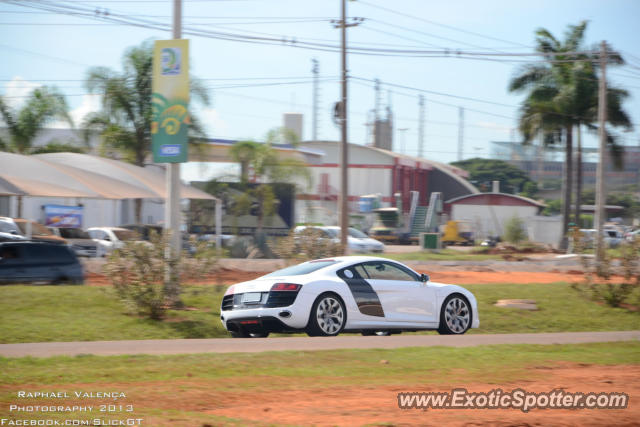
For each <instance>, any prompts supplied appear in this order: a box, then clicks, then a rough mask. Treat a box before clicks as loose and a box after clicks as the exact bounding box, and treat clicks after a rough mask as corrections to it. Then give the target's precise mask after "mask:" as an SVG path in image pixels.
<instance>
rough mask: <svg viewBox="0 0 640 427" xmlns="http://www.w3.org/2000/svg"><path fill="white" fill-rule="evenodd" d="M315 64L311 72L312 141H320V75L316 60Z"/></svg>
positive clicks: (315, 60)
mask: <svg viewBox="0 0 640 427" xmlns="http://www.w3.org/2000/svg"><path fill="white" fill-rule="evenodd" d="M311 63H312V64H313V65H312V67H311V72H312V73H313V123H312V125H311V131H312V135H311V139H312V140H313V141H317V140H318V102H319V99H318V96H319V95H318V74H319V73H320V67H319V64H320V63H319V62H318V60H317V59H316V58H313V59H312V60H311Z"/></svg>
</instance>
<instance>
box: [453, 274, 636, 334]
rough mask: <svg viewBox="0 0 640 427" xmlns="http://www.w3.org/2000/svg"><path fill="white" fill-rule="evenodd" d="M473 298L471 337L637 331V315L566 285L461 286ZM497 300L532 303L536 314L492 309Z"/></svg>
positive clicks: (508, 309)
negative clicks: (475, 322)
mask: <svg viewBox="0 0 640 427" xmlns="http://www.w3.org/2000/svg"><path fill="white" fill-rule="evenodd" d="M464 287H465V288H467V289H469V290H470V291H471V292H473V294H474V295H475V296H476V299H477V300H478V312H479V313H480V328H479V329H472V330H471V333H527V332H578V331H625V330H636V329H640V313H639V312H630V311H629V310H626V309H623V308H612V307H609V306H606V305H603V304H598V303H597V302H595V301H592V300H590V299H588V298H586V297H585V296H584V295H582V294H580V293H578V292H577V291H575V290H574V289H572V288H571V286H570V285H569V284H567V283H550V284H538V285H513V284H495V285H464ZM500 299H533V300H536V303H537V306H538V310H537V311H527V310H519V309H515V308H504V307H495V306H494V304H495V303H496V302H497V301H498V300H500Z"/></svg>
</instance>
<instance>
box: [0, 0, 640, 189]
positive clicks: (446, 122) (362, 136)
mask: <svg viewBox="0 0 640 427" xmlns="http://www.w3.org/2000/svg"><path fill="white" fill-rule="evenodd" d="M172 3H173V2H172V1H170V0H105V1H84V0H68V1H55V2H53V1H47V0H39V1H27V0H22V1H7V0H0V52H1V54H2V58H3V60H2V61H1V63H2V67H1V68H0V95H2V96H4V97H6V100H7V101H8V102H9V103H10V104H11V105H12V106H14V107H19V106H20V103H21V102H23V101H24V99H25V97H26V96H27V95H28V94H29V92H30V91H31V90H32V89H33V88H34V87H38V86H41V85H54V86H56V87H58V88H59V90H60V91H62V92H63V93H64V94H65V95H66V97H67V101H68V103H69V106H70V109H71V115H72V117H73V119H74V122H75V123H76V126H77V127H79V126H80V125H81V123H82V120H83V117H84V116H85V115H86V114H87V113H89V112H91V111H96V110H98V109H99V108H100V99H99V97H98V96H97V95H91V94H89V92H88V90H87V89H86V88H85V87H84V79H85V77H86V75H87V71H88V70H89V69H90V68H91V67H96V66H104V67H108V68H111V69H113V70H117V71H121V70H122V61H121V60H122V55H123V53H124V52H125V51H126V49H127V48H128V47H131V46H136V45H139V44H140V43H142V42H144V41H145V40H150V39H169V38H171V32H170V31H168V30H164V29H158V28H141V27H138V26H133V25H129V24H124V23H122V24H116V23H113V22H108V21H105V20H103V19H101V18H100V17H101V16H104V15H105V14H106V13H108V16H110V17H111V18H115V17H123V18H126V19H125V20H131V19H135V20H145V21H146V22H153V23H154V24H155V23H160V24H163V25H170V23H171V21H172V18H171V13H172ZM51 4H55V5H56V6H58V7H59V8H61V10H62V11H63V12H65V13H53V12H48V11H43V10H41V9H37V8H32V7H27V6H32V5H37V6H45V7H48V6H50V5H51ZM74 8H80V9H82V10H88V11H93V12H94V13H93V14H90V16H85V17H81V16H74V15H69V12H70V11H73V10H78V9H74ZM339 13H340V1H339V0H322V1H319V0H315V1H314V0H295V1H291V0H184V1H183V27H184V31H185V33H186V32H187V31H190V32H197V33H198V35H195V34H192V35H188V34H184V38H189V39H190V40H191V42H190V43H191V47H190V48H191V74H192V75H193V76H197V77H198V78H199V79H202V80H203V82H204V83H205V85H206V87H207V88H208V89H209V90H210V95H211V97H212V103H211V104H210V105H209V106H204V105H197V104H194V105H192V109H193V111H194V112H195V113H196V114H197V115H198V116H199V117H200V119H201V121H202V122H203V123H204V124H205V125H206V130H207V136H209V137H211V138H228V139H253V140H258V141H260V140H264V138H265V135H266V133H267V132H268V131H269V130H270V129H273V128H276V127H279V126H282V115H283V114H284V113H286V112H299V113H303V114H304V130H303V137H302V139H303V140H306V139H311V137H312V104H313V98H312V73H311V68H312V60H313V59H314V58H315V59H317V61H318V62H319V70H320V71H319V79H320V83H319V88H320V90H319V93H320V95H319V102H318V105H319V114H318V122H319V127H318V138H319V139H326V140H339V138H340V134H339V128H338V127H337V126H336V125H335V124H334V123H333V120H332V110H333V104H334V102H336V101H338V100H339V98H340V81H339V76H340V72H341V70H340V54H339V52H336V51H334V49H333V47H334V46H339V44H340V31H339V30H338V29H336V28H334V24H333V23H332V22H331V21H332V20H336V19H339ZM347 14H348V16H349V17H350V18H354V17H357V18H364V19H363V20H362V21H360V22H359V25H358V26H354V27H350V28H349V29H348V37H347V39H348V44H349V46H358V47H365V48H368V49H369V50H368V51H367V53H373V52H374V51H373V50H372V49H379V50H380V49H382V50H385V49H387V50H389V49H390V50H423V51H424V50H429V51H437V52H439V53H438V54H436V55H431V56H429V57H424V56H423V57H408V56H406V55H403V56H389V55H388V53H387V54H386V56H381V55H370V54H369V55H358V54H355V53H351V54H349V56H348V69H349V75H350V79H349V101H348V102H349V104H348V105H349V117H348V118H349V127H348V134H349V141H350V142H352V143H356V144H367V143H369V142H370V140H371V138H370V135H369V131H368V127H367V123H368V122H370V121H371V117H372V110H373V108H374V103H375V92H374V89H373V85H374V83H373V81H374V80H375V79H379V80H380V82H381V95H380V100H381V107H382V109H381V112H380V114H381V116H383V117H384V116H385V115H386V108H387V107H389V108H390V110H391V111H392V113H393V117H394V147H395V150H396V151H401V152H404V153H406V154H410V155H416V154H417V153H418V139H419V138H418V131H419V126H418V123H419V121H418V118H419V106H418V96H419V95H420V94H422V95H423V96H424V98H425V122H424V123H425V126H424V141H425V145H424V153H425V157H427V158H429V159H432V160H437V161H441V162H451V161H455V160H457V152H458V148H457V147H458V131H459V107H463V108H464V130H463V136H464V138H463V139H464V145H463V157H464V158H470V157H478V156H479V157H490V156H491V150H490V141H520V140H521V137H520V135H519V134H518V132H517V117H518V108H519V105H520V103H521V101H522V99H523V97H524V96H523V95H522V94H513V93H509V91H508V83H509V80H510V79H511V78H512V77H513V76H514V75H516V74H517V73H518V71H519V70H520V69H521V67H523V66H524V65H525V63H526V62H527V61H530V60H535V58H533V57H518V56H491V57H479V56H473V57H472V59H468V58H460V57H459V55H456V54H453V53H451V52H457V51H462V52H474V53H478V52H495V53H501V54H503V53H531V52H532V51H533V49H534V47H533V46H534V40H535V38H534V33H535V31H536V30H537V29H538V28H541V27H542V28H546V29H548V30H549V31H550V32H551V33H552V34H554V35H555V36H556V37H558V38H562V37H563V35H564V32H565V31H566V29H567V26H568V25H570V24H577V23H579V22H580V21H582V20H588V21H589V24H588V29H587V33H586V42H587V46H588V47H591V46H595V45H596V44H598V43H599V42H600V41H601V40H606V41H607V42H608V43H609V44H610V45H612V46H613V47H614V48H616V49H617V50H619V51H621V52H622V55H623V57H625V59H626V60H627V65H625V66H622V67H616V68H611V69H609V75H608V82H609V83H610V84H614V85H616V86H618V87H623V88H625V89H627V90H628V91H629V93H630V97H629V100H628V101H627V102H626V103H625V105H624V107H625V108H626V110H627V112H628V113H629V114H630V116H631V118H632V121H633V122H634V123H635V124H636V126H635V129H634V131H633V132H630V133H623V134H621V139H620V141H621V143H623V144H625V145H636V146H637V145H639V144H640V47H639V46H638V41H640V35H639V33H638V29H637V28H638V27H637V23H638V22H639V20H640V1H637V0H610V1H604V0H553V1H552V0H539V1H530V2H521V1H512V0H511V1H506V0H504V1H503V0H486V1H482V2H479V1H475V0H451V1H446V2H442V1H431V0H396V1H393V2H390V1H384V0H366V1H365V0H357V1H349V2H348V3H347ZM205 33H206V34H209V35H212V34H213V33H232V34H241V35H244V36H247V35H251V36H257V37H266V38H270V39H277V40H279V42H271V43H270V44H263V43H257V42H256V41H249V42H247V41H246V39H244V40H245V41H237V40H224V39H220V38H219V35H218V36H216V37H218V38H211V37H205V36H203V35H204V34H205ZM299 42H300V43H301V42H307V43H316V46H318V45H321V46H322V47H321V49H329V50H330V51H325V50H311V49H308V48H305V47H304V46H302V45H301V44H300V43H299ZM307 46H308V45H307ZM327 46H329V47H328V48H327ZM377 52H379V51H377ZM447 52H449V53H447ZM55 126H62V124H59V123H58V124H55ZM585 139H586V141H585V143H586V145H587V146H593V147H595V146H596V144H597V141H596V139H595V137H593V136H587V137H586V138H585ZM213 170H214V169H206V168H203V167H201V166H200V167H198V168H193V167H191V168H189V167H186V168H183V178H185V179H187V180H191V179H202V178H209V177H210V176H207V175H211V174H212V173H214V172H213ZM215 173H218V172H215Z"/></svg>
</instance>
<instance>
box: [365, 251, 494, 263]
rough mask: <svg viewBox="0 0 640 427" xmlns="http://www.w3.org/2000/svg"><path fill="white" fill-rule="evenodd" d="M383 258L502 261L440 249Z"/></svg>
mask: <svg viewBox="0 0 640 427" xmlns="http://www.w3.org/2000/svg"><path fill="white" fill-rule="evenodd" d="M373 256H375V255H373ZM384 258H389V259H394V260H396V261H488V260H501V259H503V257H502V255H495V254H483V253H476V252H461V251H457V250H455V249H442V250H440V251H438V252H428V251H421V250H419V249H416V251H415V252H406V253H399V254H387V253H385V254H384Z"/></svg>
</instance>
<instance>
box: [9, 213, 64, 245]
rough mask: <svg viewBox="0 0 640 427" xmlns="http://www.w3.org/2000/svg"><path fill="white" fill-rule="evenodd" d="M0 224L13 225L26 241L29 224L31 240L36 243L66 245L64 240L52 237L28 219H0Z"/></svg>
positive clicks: (45, 228) (48, 232)
mask: <svg viewBox="0 0 640 427" xmlns="http://www.w3.org/2000/svg"><path fill="white" fill-rule="evenodd" d="M0 222H4V223H8V224H13V225H14V226H15V227H16V228H17V229H18V230H19V231H20V235H21V236H23V237H25V238H27V239H28V234H29V230H28V227H29V224H31V240H33V241H36V242H46V243H57V244H59V245H66V244H67V241H66V240H65V239H63V238H62V237H58V236H56V235H54V234H53V233H52V232H51V231H49V229H48V228H47V227H45V226H44V225H42V224H40V223H39V222H36V221H33V220H30V219H23V218H9V217H0ZM14 230H15V229H14Z"/></svg>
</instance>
